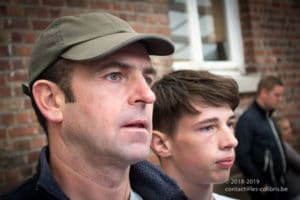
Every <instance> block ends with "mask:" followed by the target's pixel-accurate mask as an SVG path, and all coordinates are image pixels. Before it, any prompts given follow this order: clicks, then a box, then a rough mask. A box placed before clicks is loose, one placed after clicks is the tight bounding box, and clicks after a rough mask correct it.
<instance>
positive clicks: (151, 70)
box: [144, 66, 157, 76]
mask: <svg viewBox="0 0 300 200" xmlns="http://www.w3.org/2000/svg"><path fill="white" fill-rule="evenodd" d="M144 73H145V74H149V75H154V76H155V75H156V73H157V71H156V70H155V69H154V68H153V67H152V66H149V67H147V68H146V69H145V70H144Z"/></svg>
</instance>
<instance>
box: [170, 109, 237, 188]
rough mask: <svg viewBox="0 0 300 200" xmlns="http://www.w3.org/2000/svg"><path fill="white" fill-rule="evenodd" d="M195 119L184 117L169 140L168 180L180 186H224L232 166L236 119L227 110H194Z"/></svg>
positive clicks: (235, 141) (188, 116)
mask: <svg viewBox="0 0 300 200" xmlns="http://www.w3.org/2000/svg"><path fill="white" fill-rule="evenodd" d="M196 109H197V110H198V111H200V113H199V114H196V115H190V114H189V115H185V116H183V117H182V118H181V119H180V120H179V122H178V124H177V130H176V132H175V135H174V137H173V138H169V145H170V152H171V154H170V160H169V161H170V162H169V165H171V168H169V167H168V168H169V169H172V170H171V171H172V172H171V174H170V175H171V176H172V175H174V176H175V177H174V178H175V179H177V181H178V182H179V183H180V184H185V185H190V184H193V185H198V184H211V183H222V182H225V181H226V180H227V179H228V177H229V175H230V169H231V167H232V165H233V163H234V159H235V153H234V148H235V147H236V146H237V144H238V142H237V140H236V138H235V136H234V125H235V116H234V113H233V111H232V109H231V108H230V107H229V106H222V107H213V106H203V107H200V106H196Z"/></svg>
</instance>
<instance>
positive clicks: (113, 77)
mask: <svg viewBox="0 0 300 200" xmlns="http://www.w3.org/2000/svg"><path fill="white" fill-rule="evenodd" d="M106 78H107V79H108V80H111V81H117V80H120V79H121V74H120V73H118V72H113V73H110V74H108V75H106Z"/></svg>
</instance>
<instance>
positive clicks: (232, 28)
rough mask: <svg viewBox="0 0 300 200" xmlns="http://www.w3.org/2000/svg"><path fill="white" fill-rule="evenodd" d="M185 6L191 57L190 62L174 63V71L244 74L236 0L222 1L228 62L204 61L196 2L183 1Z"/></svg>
mask: <svg viewBox="0 0 300 200" xmlns="http://www.w3.org/2000/svg"><path fill="white" fill-rule="evenodd" d="M185 1H186V6H187V16H188V21H189V23H188V24H189V33H190V35H189V39H190V41H193V42H191V43H190V47H191V51H190V52H191V55H190V61H176V60H175V62H174V65H173V67H174V69H182V68H188V69H207V70H210V71H211V70H212V71H215V70H217V71H219V70H221V71H222V70H225V71H228V70H231V71H232V70H233V71H238V72H239V73H241V72H242V73H243V72H244V54H243V45H242V44H243V42H242V36H241V35H242V34H241V28H240V20H239V19H240V18H239V10H238V4H237V3H238V2H237V0H224V6H225V21H226V29H227V37H228V44H229V52H230V58H229V60H228V61H204V60H203V53H202V52H203V50H202V41H201V38H200V37H199V35H201V34H200V31H201V29H200V25H199V17H198V11H197V0H185Z"/></svg>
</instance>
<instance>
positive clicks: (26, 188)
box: [0, 177, 39, 200]
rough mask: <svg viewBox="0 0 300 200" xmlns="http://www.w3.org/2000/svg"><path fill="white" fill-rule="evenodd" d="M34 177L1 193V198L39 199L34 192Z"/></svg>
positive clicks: (7, 199)
mask: <svg viewBox="0 0 300 200" xmlns="http://www.w3.org/2000/svg"><path fill="white" fill-rule="evenodd" d="M34 182H35V181H34V178H33V177H32V178H29V179H27V180H25V181H24V182H23V183H21V184H20V185H19V186H17V187H15V188H14V189H12V190H10V191H8V192H6V193H4V194H1V195H0V199H1V200H18V199H33V200H34V199H39V198H38V197H37V196H36V193H35V192H34V187H35V186H34V185H35V184H34Z"/></svg>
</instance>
